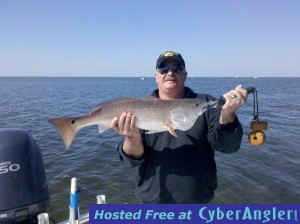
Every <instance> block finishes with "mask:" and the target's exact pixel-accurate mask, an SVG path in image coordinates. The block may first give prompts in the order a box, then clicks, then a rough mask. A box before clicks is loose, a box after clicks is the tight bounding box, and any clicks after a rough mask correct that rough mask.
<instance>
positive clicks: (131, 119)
mask: <svg viewBox="0 0 300 224" xmlns="http://www.w3.org/2000/svg"><path fill="white" fill-rule="evenodd" d="M111 128H112V129H114V130H115V131H116V132H117V133H119V134H120V135H123V136H124V137H125V139H124V143H123V152H124V153H125V154H126V155H127V156H129V157H132V158H135V159H139V158H141V157H142V156H143V154H144V147H143V144H142V136H141V134H140V132H139V129H138V128H137V127H136V117H135V116H134V115H133V114H131V113H126V112H124V113H122V114H121V116H120V117H115V118H113V119H112V121H111Z"/></svg>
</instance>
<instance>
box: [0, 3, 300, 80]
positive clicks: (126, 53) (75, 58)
mask: <svg viewBox="0 0 300 224" xmlns="http://www.w3.org/2000/svg"><path fill="white" fill-rule="evenodd" d="M167 50H171V51H175V52H179V53H181V54H182V56H183V58H184V60H185V63H186V69H187V71H188V75H189V76H193V77H198V76H200V77H223V76H229V77H233V76H239V77H244V76H246V77H253V76H257V77H263V76H267V77H277V76H293V77H296V76H297V77H300V0H184V1H183V0H149V1H148V0H81V1H80V0H43V1H42V0H35V1H34V0H26V1H24V0H0V76H84V77H86V76H97V77H98V76H99V77H101V76H105V77H108V76H132V77H135V76H137V77H141V76H145V77H148V76H150V77H151V76H154V74H155V64H156V60H157V58H158V56H159V55H160V54H161V53H163V52H164V51H167Z"/></svg>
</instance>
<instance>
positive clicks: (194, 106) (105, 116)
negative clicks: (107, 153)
mask: <svg viewBox="0 0 300 224" xmlns="http://www.w3.org/2000/svg"><path fill="white" fill-rule="evenodd" d="M217 105H218V101H210V102H206V101H204V100H201V99H175V100H160V99H156V98H149V99H148V98H147V99H133V98H121V99H116V100H111V101H107V102H104V103H101V104H99V105H97V106H96V107H95V108H94V109H93V110H92V111H91V112H90V113H89V114H87V115H84V116H81V117H73V118H71V117H67V118H53V119H49V122H50V123H52V124H53V125H54V126H56V127H57V128H58V129H59V132H60V135H61V137H62V139H63V140H64V143H65V145H66V148H67V149H68V148H69V147H70V145H71V144H72V142H73V140H74V138H75V136H76V134H77V133H78V131H79V130H80V129H82V128H83V127H86V126H90V125H98V126H99V132H100V133H102V132H104V131H106V130H107V129H109V128H110V125H111V121H112V119H113V118H114V117H117V116H120V115H121V114H122V113H123V112H130V113H132V114H134V115H135V117H136V126H137V127H138V128H140V129H144V130H147V132H146V134H152V133H157V132H162V131H169V132H170V134H172V135H173V136H175V137H177V135H176V132H175V130H176V129H178V130H182V131H186V130H189V129H190V128H191V127H192V126H193V125H194V123H195V122H196V120H197V118H198V117H199V116H200V115H202V114H203V113H204V112H205V111H206V110H207V109H209V108H211V107H216V106H217Z"/></svg>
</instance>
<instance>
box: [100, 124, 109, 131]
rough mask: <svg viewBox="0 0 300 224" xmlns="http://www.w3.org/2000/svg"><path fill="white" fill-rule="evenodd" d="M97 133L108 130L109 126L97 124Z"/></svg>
mask: <svg viewBox="0 0 300 224" xmlns="http://www.w3.org/2000/svg"><path fill="white" fill-rule="evenodd" d="M98 128H99V133H103V132H105V131H106V130H107V129H110V126H108V125H104V124H98Z"/></svg>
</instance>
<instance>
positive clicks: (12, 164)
mask: <svg viewBox="0 0 300 224" xmlns="http://www.w3.org/2000/svg"><path fill="white" fill-rule="evenodd" d="M48 206H49V192H48V184H47V180H46V173H45V169H44V163H43V159H42V155H41V150H40V147H39V146H38V145H37V143H36V141H35V140H34V139H33V137H32V135H31V134H30V133H29V132H28V131H26V130H22V129H0V223H20V222H22V223H25V222H26V223H30V221H31V220H34V219H36V216H37V215H38V214H40V213H42V212H45V211H46V210H47V209H48Z"/></svg>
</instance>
